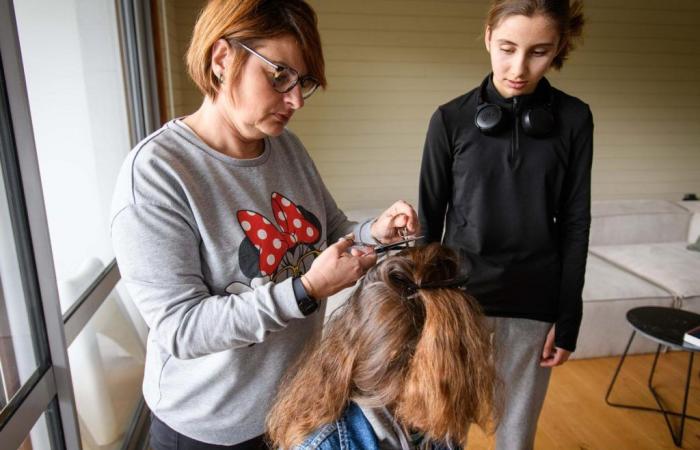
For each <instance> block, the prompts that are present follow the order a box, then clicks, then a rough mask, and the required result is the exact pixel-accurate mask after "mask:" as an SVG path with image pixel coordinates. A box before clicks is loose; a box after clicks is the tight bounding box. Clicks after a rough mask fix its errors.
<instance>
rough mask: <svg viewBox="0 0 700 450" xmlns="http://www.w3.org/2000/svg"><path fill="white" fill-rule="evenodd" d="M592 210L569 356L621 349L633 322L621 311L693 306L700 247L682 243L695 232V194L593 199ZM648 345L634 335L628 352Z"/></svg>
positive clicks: (697, 297)
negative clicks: (579, 312) (579, 317)
mask: <svg viewBox="0 0 700 450" xmlns="http://www.w3.org/2000/svg"><path fill="white" fill-rule="evenodd" d="M591 214H592V219H593V220H592V223H591V239H590V247H589V254H588V265H587V268H586V284H585V286H584V290H583V321H582V323H581V332H580V334H579V340H578V345H577V349H576V352H575V354H574V356H575V357H576V358H591V357H600V356H611V355H619V354H621V353H622V352H623V351H624V348H625V345H626V344H627V340H628V339H629V335H630V333H631V330H632V329H631V328H630V326H629V325H628V323H627V320H626V319H625V314H626V312H627V311H628V310H629V309H631V308H634V307H638V306H668V307H675V308H683V309H687V310H690V311H694V312H700V252H695V251H690V250H687V249H686V246H687V245H688V243H690V242H695V240H696V239H697V238H698V235H700V202H675V203H674V202H670V201H664V200H615V201H599V202H594V203H593V205H592V210H591ZM655 348H656V345H655V344H654V343H653V342H651V341H650V340H648V339H635V342H634V344H633V346H632V348H631V349H630V352H632V353H643V352H651V351H654V350H655Z"/></svg>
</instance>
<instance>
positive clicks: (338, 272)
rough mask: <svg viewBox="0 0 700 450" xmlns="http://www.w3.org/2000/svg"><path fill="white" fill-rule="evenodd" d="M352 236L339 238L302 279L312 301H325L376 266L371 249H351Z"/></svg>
mask: <svg viewBox="0 0 700 450" xmlns="http://www.w3.org/2000/svg"><path fill="white" fill-rule="evenodd" d="M352 246H353V235H352V234H350V235H348V236H345V237H342V238H340V239H339V240H338V242H336V243H335V244H333V245H331V246H329V247H328V248H326V249H325V250H324V251H323V252H321V254H320V255H318V257H317V258H316V259H315V260H314V262H313V263H312V264H311V268H310V269H309V271H308V272H306V273H305V274H304V275H302V277H301V282H302V284H303V285H304V289H306V293H307V294H309V295H310V296H311V297H313V298H315V299H322V298H326V297H328V296H330V295H333V294H335V293H336V292H339V291H341V290H342V289H344V288H346V287H350V286H352V285H353V284H355V282H356V281H357V280H358V279H360V277H361V276H362V275H364V274H365V272H367V270H368V269H369V268H370V267H372V266H373V265H374V264H375V263H376V262H377V255H376V253H374V252H373V251H372V250H371V248H368V251H367V252H362V251H360V250H357V249H354V248H353V249H351V247H352Z"/></svg>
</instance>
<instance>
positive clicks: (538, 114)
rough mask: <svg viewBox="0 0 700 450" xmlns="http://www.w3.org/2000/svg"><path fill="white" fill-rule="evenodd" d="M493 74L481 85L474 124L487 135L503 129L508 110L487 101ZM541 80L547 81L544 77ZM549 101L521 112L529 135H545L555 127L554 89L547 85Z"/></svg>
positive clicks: (538, 136)
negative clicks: (488, 87)
mask: <svg viewBox="0 0 700 450" xmlns="http://www.w3.org/2000/svg"><path fill="white" fill-rule="evenodd" d="M490 78H491V75H490V74H489V76H487V77H486V78H485V79H484V81H482V82H481V85H480V86H479V93H478V97H477V104H476V115H475V116H474V125H476V127H477V128H478V129H479V130H480V131H481V132H482V133H484V134H485V135H487V136H493V135H495V134H497V133H499V132H500V131H501V129H502V128H503V125H504V123H505V122H507V121H506V120H505V116H506V112H505V111H504V110H503V108H501V107H500V106H499V105H496V104H495V103H489V102H487V101H486V87H487V86H488V84H489V79H490ZM540 82H544V83H547V82H546V81H545V80H544V79H542V80H540ZM546 89H547V103H545V104H544V105H535V106H533V107H530V108H527V109H525V110H524V111H523V112H521V113H520V126H521V127H522V128H523V131H524V132H525V134H527V135H528V136H532V137H537V138H541V137H545V136H547V135H548V134H549V133H550V132H551V131H552V130H553V129H554V113H553V112H552V111H553V108H552V104H553V103H554V90H553V89H552V88H551V86H549V85H547V86H546Z"/></svg>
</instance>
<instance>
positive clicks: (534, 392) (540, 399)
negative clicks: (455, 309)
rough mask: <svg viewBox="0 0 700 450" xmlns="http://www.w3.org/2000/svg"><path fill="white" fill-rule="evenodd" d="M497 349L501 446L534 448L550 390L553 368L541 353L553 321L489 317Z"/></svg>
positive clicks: (503, 449)
mask: <svg viewBox="0 0 700 450" xmlns="http://www.w3.org/2000/svg"><path fill="white" fill-rule="evenodd" d="M488 324H489V326H490V327H491V328H492V329H493V344H494V349H495V352H496V372H497V374H498V376H499V378H500V380H501V382H502V383H503V384H502V385H501V387H500V389H499V391H500V392H499V396H500V397H501V399H502V401H503V410H502V415H501V421H500V424H499V426H498V428H497V429H496V449H497V450H531V449H532V448H533V447H534V445H535V432H536V431H537V420H538V419H539V417H540V411H541V410H542V405H543V403H544V398H545V395H546V394H547V386H548V385H549V376H550V374H551V371H552V370H551V369H550V368H546V367H540V357H541V356H542V349H543V347H544V341H545V339H546V338H547V333H548V332H549V330H550V328H552V324H551V323H547V322H539V321H536V320H529V319H513V318H509V317H489V318H488Z"/></svg>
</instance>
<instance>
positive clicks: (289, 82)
mask: <svg viewBox="0 0 700 450" xmlns="http://www.w3.org/2000/svg"><path fill="white" fill-rule="evenodd" d="M227 41H228V42H229V43H232V44H238V45H240V46H241V47H243V48H244V49H245V50H247V51H248V52H249V53H250V54H252V55H255V56H257V57H258V58H260V59H261V60H263V61H264V62H265V63H267V64H268V65H269V66H270V67H272V68H273V69H275V72H274V73H273V75H272V79H271V80H270V83H271V84H272V88H273V89H274V90H276V91H277V92H279V93H280V94H285V93H287V92H289V91H291V90H292V89H294V86H296V85H297V84H299V86H300V87H301V96H302V97H303V98H304V99H307V98H309V97H311V94H313V93H314V92H316V89H317V88H318V85H319V82H318V80H316V78H314V77H312V76H311V75H305V76H303V77H300V76H299V72H297V71H296V70H294V69H292V68H291V67H286V66H282V65H280V64H275V63H273V62H272V61H270V60H269V59H267V58H265V57H264V56H263V55H261V54H260V53H258V52H256V51H255V50H253V49H252V48H250V47H248V46H247V45H245V44H243V43H242V42H239V41H237V40H235V39H227Z"/></svg>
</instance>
